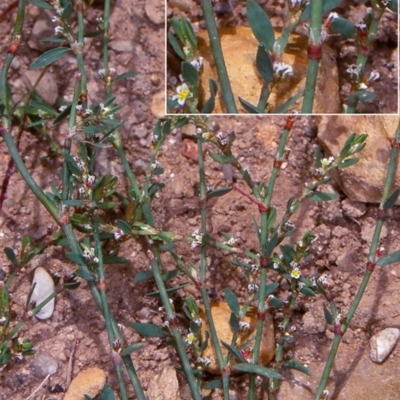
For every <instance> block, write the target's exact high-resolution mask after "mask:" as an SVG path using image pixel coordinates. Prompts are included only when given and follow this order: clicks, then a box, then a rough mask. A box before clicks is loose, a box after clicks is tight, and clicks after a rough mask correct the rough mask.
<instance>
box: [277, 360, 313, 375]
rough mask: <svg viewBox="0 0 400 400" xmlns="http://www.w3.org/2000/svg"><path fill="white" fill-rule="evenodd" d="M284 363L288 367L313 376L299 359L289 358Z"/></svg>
mask: <svg viewBox="0 0 400 400" xmlns="http://www.w3.org/2000/svg"><path fill="white" fill-rule="evenodd" d="M283 365H284V366H285V367H287V368H291V369H296V370H297V371H300V372H303V373H305V374H306V375H308V376H311V372H310V370H309V369H308V368H307V367H306V366H305V365H303V364H301V363H300V362H299V361H297V360H287V361H284V362H283Z"/></svg>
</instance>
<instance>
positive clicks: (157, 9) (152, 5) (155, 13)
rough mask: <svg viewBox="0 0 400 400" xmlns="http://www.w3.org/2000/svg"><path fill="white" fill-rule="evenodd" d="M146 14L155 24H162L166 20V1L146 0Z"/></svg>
mask: <svg viewBox="0 0 400 400" xmlns="http://www.w3.org/2000/svg"><path fill="white" fill-rule="evenodd" d="M144 10H145V11H146V15H147V17H148V18H149V20H150V21H151V22H152V23H153V24H155V25H160V24H162V23H163V22H164V21H165V11H164V2H163V1H159V0H146V5H145V6H144Z"/></svg>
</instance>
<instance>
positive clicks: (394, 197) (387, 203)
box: [383, 189, 400, 210]
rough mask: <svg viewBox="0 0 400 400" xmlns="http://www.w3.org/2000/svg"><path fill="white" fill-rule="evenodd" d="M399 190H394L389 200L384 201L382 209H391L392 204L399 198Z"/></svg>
mask: <svg viewBox="0 0 400 400" xmlns="http://www.w3.org/2000/svg"><path fill="white" fill-rule="evenodd" d="M399 193H400V189H396V190H395V191H394V192H393V193H392V194H391V195H390V196H389V198H388V199H387V200H386V201H385V204H384V205H383V208H384V209H385V210H388V209H389V208H392V207H393V206H394V204H395V203H396V201H397V198H398V197H399Z"/></svg>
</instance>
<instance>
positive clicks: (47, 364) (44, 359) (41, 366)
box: [31, 352, 58, 378]
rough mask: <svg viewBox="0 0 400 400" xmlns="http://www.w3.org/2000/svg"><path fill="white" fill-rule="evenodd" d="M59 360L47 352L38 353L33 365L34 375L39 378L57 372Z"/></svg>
mask: <svg viewBox="0 0 400 400" xmlns="http://www.w3.org/2000/svg"><path fill="white" fill-rule="evenodd" d="M57 369H58V363H57V361H56V360H55V359H54V358H53V357H51V356H50V355H48V354H47V353H44V352H40V353H36V354H35V357H34V358H33V363H32V366H31V371H32V375H34V376H36V377H37V378H45V377H46V376H47V375H53V374H55V373H56V372H57Z"/></svg>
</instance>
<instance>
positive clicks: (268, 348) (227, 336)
mask: <svg viewBox="0 0 400 400" xmlns="http://www.w3.org/2000/svg"><path fill="white" fill-rule="evenodd" d="M199 309H200V317H201V319H202V320H203V323H202V325H201V335H202V338H205V331H206V330H208V331H210V328H209V327H208V325H207V323H206V321H207V319H206V316H205V311H204V308H203V307H202V306H200V307H199ZM211 314H212V316H213V320H214V324H215V329H216V330H217V336H218V339H219V342H220V343H221V341H224V342H225V343H228V344H231V341H232V336H233V331H232V328H231V326H230V324H229V319H230V316H231V310H230V308H229V306H228V304H227V303H226V302H220V303H214V304H212V305H211ZM244 321H245V322H248V323H249V324H250V328H249V329H248V330H245V331H242V332H241V333H240V334H239V339H238V341H237V346H236V347H240V346H241V345H242V344H244V343H246V342H247V341H249V340H250V339H251V338H252V337H254V336H255V332H256V328H257V308H255V307H249V309H248V312H247V314H246V316H245V317H244ZM252 346H253V344H249V346H248V347H252ZM221 350H222V354H223V356H224V357H225V356H226V355H227V353H228V350H227V349H226V348H225V347H224V346H222V345H221ZM274 355H275V338H274V325H273V321H272V317H271V315H270V314H268V313H267V314H266V317H265V321H264V330H263V337H262V342H261V351H260V364H261V365H264V366H266V365H268V364H269V363H270V362H271V360H272V359H273V358H274ZM202 358H208V359H210V360H211V364H209V365H208V366H207V368H206V370H207V371H208V372H210V373H212V374H219V367H218V363H217V361H216V360H217V357H216V354H215V352H214V347H213V346H212V342H211V337H210V339H209V342H208V346H207V348H206V349H205V350H204V352H203V355H202ZM231 361H232V362H231V365H234V364H235V363H236V362H235V360H233V357H232V360H231ZM231 372H234V370H232V371H231Z"/></svg>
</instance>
